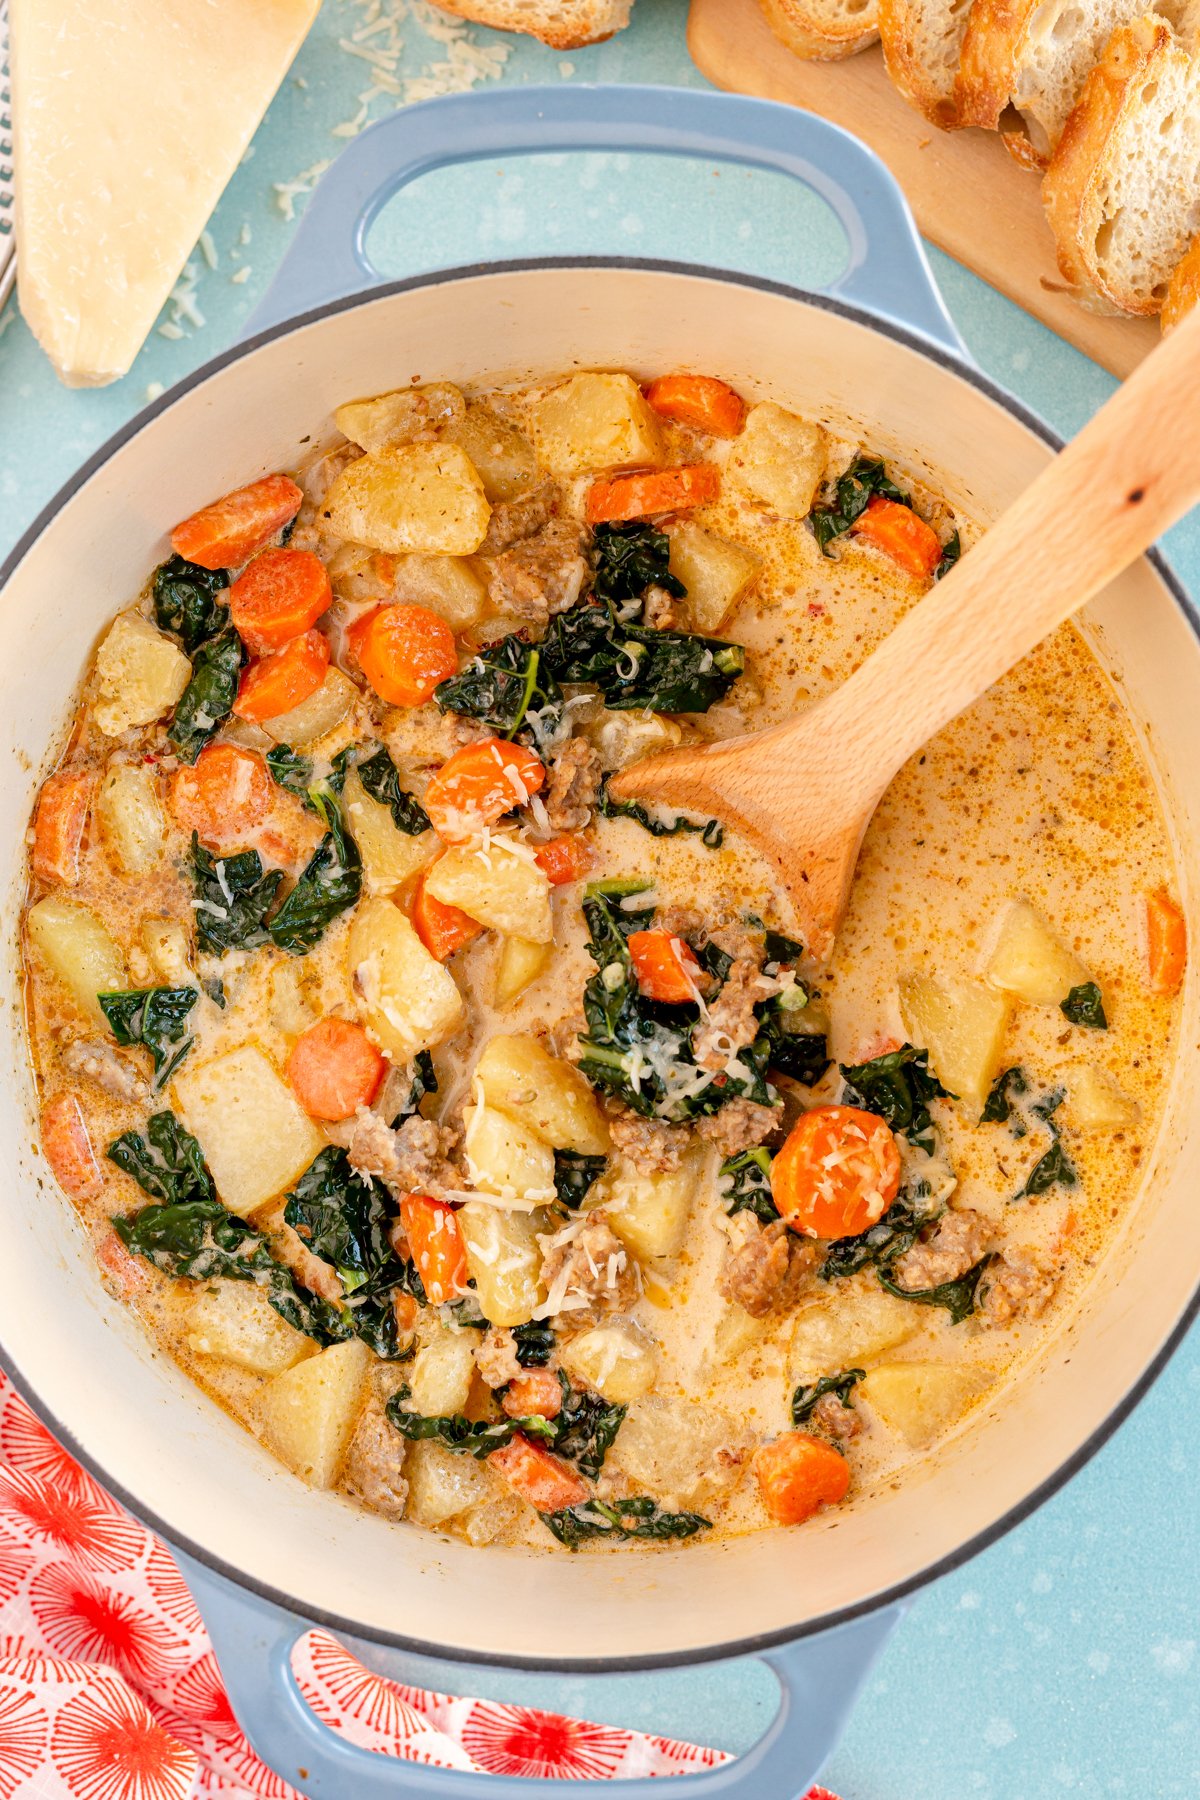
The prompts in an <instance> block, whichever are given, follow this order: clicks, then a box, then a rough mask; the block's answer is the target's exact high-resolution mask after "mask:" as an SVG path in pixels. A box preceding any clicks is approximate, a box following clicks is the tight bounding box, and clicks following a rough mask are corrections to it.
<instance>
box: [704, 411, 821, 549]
mask: <svg viewBox="0 0 1200 1800" xmlns="http://www.w3.org/2000/svg"><path fill="white" fill-rule="evenodd" d="M827 450H828V445H827V443H826V438H825V433H824V432H823V431H822V430H821V427H820V426H819V425H813V424H810V423H809V421H808V420H807V419H801V418H800V417H798V415H797V414H796V413H792V412H788V411H786V409H785V408H784V407H782V406H776V405H775V403H774V401H773V400H764V401H762V402H761V403H760V404H759V405H758V406H752V407H751V408H750V411H749V413H748V414H747V416H746V424H745V428H744V430H743V431H742V435H741V437H739V438H738V439H737V440H736V442H735V443H734V446H733V449H732V452H731V454H730V457H729V462H728V465H727V467H728V472H729V476H730V478H731V480H732V481H733V482H734V484H735V485H736V486H737V487H740V488H741V489H742V490H743V491H744V492H745V493H748V494H750V495H751V496H752V498H753V499H755V500H759V501H761V502H762V504H763V505H764V506H768V507H770V509H771V511H772V512H776V513H778V514H779V516H780V517H781V518H783V519H803V518H805V517H806V516H807V514H808V513H810V512H811V511H812V503H813V500H814V499H815V498H816V493H817V489H818V488H819V487H820V485H821V482H822V481H823V480H824V477H825V458H826V454H827Z"/></svg>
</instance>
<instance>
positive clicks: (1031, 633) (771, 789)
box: [610, 308, 1200, 956]
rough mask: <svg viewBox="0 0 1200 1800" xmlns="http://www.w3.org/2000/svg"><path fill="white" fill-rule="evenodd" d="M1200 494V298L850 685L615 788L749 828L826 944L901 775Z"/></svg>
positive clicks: (814, 942)
mask: <svg viewBox="0 0 1200 1800" xmlns="http://www.w3.org/2000/svg"><path fill="white" fill-rule="evenodd" d="M1198 498H1200V308H1198V309H1197V311H1196V312H1195V313H1193V314H1191V315H1190V316H1189V317H1188V318H1187V319H1185V320H1184V322H1183V323H1182V324H1181V325H1180V326H1179V327H1178V328H1177V329H1176V330H1175V331H1173V332H1172V333H1171V335H1170V336H1169V337H1167V338H1165V339H1164V340H1163V342H1162V343H1161V344H1159V345H1158V346H1157V347H1156V348H1155V349H1154V350H1153V351H1152V353H1151V354H1150V355H1149V356H1148V357H1147V358H1146V360H1145V362H1143V363H1142V364H1141V366H1140V367H1139V368H1138V369H1137V370H1136V371H1135V372H1134V374H1132V375H1131V376H1130V377H1129V379H1128V380H1127V381H1126V382H1125V384H1124V386H1123V387H1121V388H1119V389H1118V391H1117V392H1116V393H1115V394H1114V395H1113V396H1112V398H1111V399H1110V400H1109V401H1108V402H1107V403H1106V405H1104V406H1103V407H1102V408H1101V409H1100V411H1099V412H1098V413H1097V414H1096V415H1095V417H1094V418H1093V419H1092V420H1091V422H1090V423H1089V424H1087V425H1085V426H1084V428H1083V430H1082V431H1081V432H1080V433H1079V436H1078V437H1077V438H1075V439H1074V440H1073V441H1072V442H1071V443H1070V444H1068V445H1067V447H1066V449H1065V450H1063V451H1062V452H1061V453H1060V454H1059V455H1058V456H1057V457H1055V459H1054V461H1053V462H1052V463H1050V464H1049V465H1048V467H1047V468H1045V469H1044V470H1043V471H1042V473H1041V474H1040V475H1039V476H1038V478H1037V480H1036V481H1035V482H1034V483H1033V484H1032V486H1031V487H1029V488H1028V489H1027V490H1026V491H1025V493H1024V494H1022V495H1021V497H1020V499H1019V500H1017V501H1015V502H1014V503H1013V505H1012V506H1010V507H1009V509H1008V511H1007V512H1006V513H1004V514H1003V516H1002V517H1001V518H1000V519H999V520H998V521H997V522H996V524H995V525H993V526H992V528H991V530H990V531H989V532H988V533H987V535H986V536H985V537H983V538H981V539H980V540H979V541H978V543H976V544H973V545H972V546H971V549H970V551H969V552H968V553H967V554H966V555H964V556H963V558H962V560H961V561H960V562H959V563H957V564H956V565H955V567H954V568H953V569H951V570H950V571H949V573H948V574H947V575H946V576H945V577H944V578H943V579H942V580H941V581H940V582H939V583H938V584H937V586H936V587H934V588H933V589H932V590H931V592H930V593H929V594H927V595H926V597H925V598H924V599H923V600H922V601H921V602H920V603H919V604H918V605H917V606H914V607H913V609H912V611H911V612H909V613H908V614H906V616H905V617H904V618H903V619H902V620H901V622H900V624H899V625H898V626H897V627H896V629H895V631H893V632H892V634H891V636H890V637H889V638H887V639H886V641H885V642H884V643H882V644H881V645H880V646H879V648H878V650H876V651H875V653H874V655H872V656H869V657H868V658H867V660H866V661H865V662H864V663H863V664H861V666H860V667H859V668H858V669H856V670H855V672H854V674H853V675H851V676H850V679H849V680H848V681H846V682H843V684H842V686H841V687H839V688H837V689H835V690H834V692H833V693H831V694H829V695H827V696H826V697H825V698H824V699H822V700H818V701H816V702H815V703H814V704H813V705H812V706H810V707H808V708H807V710H806V711H804V712H803V713H801V714H799V715H798V716H797V717H796V718H794V719H788V720H787V721H785V722H784V723H783V724H781V725H774V726H772V727H770V729H768V730H766V731H757V732H751V733H747V734H745V735H743V736H741V737H734V738H726V739H724V740H722V741H719V742H717V743H713V744H706V745H688V746H685V747H683V748H681V749H678V750H670V751H667V752H665V753H663V754H662V755H659V756H651V757H648V758H647V759H646V760H645V761H644V762H639V763H635V764H633V765H632V766H631V767H629V768H627V769H623V770H621V772H620V773H619V774H617V775H614V776H613V777H612V780H611V782H610V788H611V791H612V793H613V794H614V796H615V797H616V798H618V799H621V800H630V799H634V798H637V799H642V800H650V801H652V802H657V803H660V804H662V805H664V806H671V807H678V808H680V809H682V810H684V811H687V812H698V813H714V814H716V815H717V817H719V818H721V819H724V820H726V821H727V822H728V823H729V824H730V825H733V826H735V827H736V828H737V829H738V830H740V831H742V832H744V833H745V834H746V836H747V837H749V838H750V840H751V841H752V842H753V843H754V844H756V845H757V846H758V848H759V849H760V850H761V851H763V852H764V854H765V855H766V856H767V857H768V859H769V860H770V861H771V862H772V863H773V864H774V866H775V867H776V869H777V870H778V872H779V874H780V876H781V878H782V880H783V883H784V886H785V887H786V889H787V891H788V893H789V894H790V896H791V898H792V900H793V901H794V903H795V906H796V911H797V914H798V922H799V925H800V929H801V934H802V935H803V937H804V941H805V943H806V944H807V946H808V948H809V949H810V950H811V951H812V952H813V954H814V955H817V956H824V955H826V954H827V953H828V951H829V949H830V946H831V945H832V943H833V939H834V936H835V934H836V932H837V928H838V926H839V924H840V923H841V920H842V917H843V915H844V913H845V910H846V905H847V901H848V899H849V894H850V883H851V881H852V879H853V876H854V866H855V863H856V861H857V859H858V852H859V846H860V845H861V843H862V840H863V834H864V832H865V831H866V829H867V826H868V824H869V823H870V821H871V815H872V814H873V813H874V811H875V808H876V806H877V805H878V804H879V801H880V798H881V797H882V795H883V792H884V789H885V788H886V787H887V785H888V783H889V782H890V781H891V779H892V777H893V776H894V775H895V774H896V772H897V771H898V770H899V769H900V768H901V767H902V765H903V764H904V763H905V762H907V761H908V758H909V757H910V756H912V755H913V754H914V753H915V752H916V751H917V750H919V749H920V748H921V746H922V745H923V744H925V743H927V742H928V741H929V739H930V738H931V737H933V736H934V735H935V734H936V733H937V732H939V731H940V730H941V729H942V727H943V726H944V725H946V724H948V723H949V721H950V720H951V719H953V718H954V717H955V716H956V715H957V714H958V713H960V712H962V711H963V710H964V708H966V707H968V706H970V705H971V703H972V702H973V701H974V700H977V699H978V698H979V696H980V695H981V694H983V693H985V692H986V690H987V689H988V688H989V687H990V686H991V685H992V683H993V682H995V681H997V680H998V679H999V678H1000V676H1001V675H1003V674H1004V673H1005V672H1006V671H1007V670H1008V669H1011V668H1012V667H1013V665H1014V663H1017V662H1019V661H1020V659H1021V657H1023V656H1025V655H1026V654H1027V653H1028V652H1029V651H1030V650H1032V649H1033V648H1034V646H1035V645H1036V644H1038V643H1040V641H1041V640H1042V638H1044V637H1045V636H1047V634H1048V633H1049V632H1051V631H1053V630H1054V628H1055V627H1056V626H1057V625H1060V624H1061V623H1062V621H1063V620H1064V619H1066V618H1069V617H1070V615H1071V614H1072V613H1073V612H1075V611H1076V610H1077V609H1078V608H1079V607H1081V606H1082V605H1083V604H1084V603H1085V601H1087V600H1090V599H1091V597H1092V596H1093V594H1096V593H1098V592H1099V590H1100V589H1101V588H1102V587H1103V586H1104V585H1105V583H1106V582H1108V581H1111V580H1112V579H1113V577H1114V576H1116V575H1118V574H1119V573H1120V572H1121V570H1122V569H1124V568H1126V567H1127V566H1128V565H1129V564H1130V563H1131V562H1133V560H1134V559H1135V558H1136V557H1137V556H1139V555H1140V554H1141V552H1142V551H1144V550H1145V549H1146V548H1147V547H1148V545H1150V544H1151V543H1152V542H1153V541H1154V539H1155V538H1157V537H1158V536H1159V535H1160V533H1161V532H1163V531H1164V530H1165V529H1166V528H1167V526H1169V525H1171V524H1173V523H1174V522H1175V520H1176V519H1178V518H1179V517H1180V515H1181V514H1182V513H1184V512H1185V511H1186V510H1187V508H1188V507H1189V506H1191V505H1192V504H1193V502H1195V501H1196V500H1197V499H1198Z"/></svg>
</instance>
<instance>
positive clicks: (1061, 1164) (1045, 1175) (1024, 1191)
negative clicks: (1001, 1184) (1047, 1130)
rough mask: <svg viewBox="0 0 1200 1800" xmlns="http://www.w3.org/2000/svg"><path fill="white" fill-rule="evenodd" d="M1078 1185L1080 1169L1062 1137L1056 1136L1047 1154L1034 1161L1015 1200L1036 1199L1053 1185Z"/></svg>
mask: <svg viewBox="0 0 1200 1800" xmlns="http://www.w3.org/2000/svg"><path fill="white" fill-rule="evenodd" d="M1078 1185H1079V1171H1078V1170H1077V1169H1076V1167H1075V1164H1074V1163H1073V1162H1072V1161H1071V1158H1070V1157H1069V1156H1068V1155H1067V1151H1066V1147H1065V1146H1064V1144H1063V1141H1062V1139H1061V1138H1060V1137H1056V1138H1055V1140H1054V1142H1053V1143H1052V1144H1051V1146H1050V1148H1049V1149H1048V1150H1047V1152H1046V1154H1045V1155H1044V1156H1042V1157H1039V1159H1038V1161H1037V1162H1035V1163H1034V1165H1033V1167H1032V1169H1030V1171H1029V1174H1028V1175H1027V1176H1026V1177H1025V1185H1024V1186H1023V1187H1022V1188H1021V1189H1020V1190H1019V1191H1018V1192H1017V1193H1015V1194H1014V1195H1013V1200H1014V1201H1016V1200H1035V1199H1036V1198H1037V1196H1038V1195H1039V1194H1045V1193H1048V1192H1049V1190H1050V1189H1051V1188H1052V1187H1078Z"/></svg>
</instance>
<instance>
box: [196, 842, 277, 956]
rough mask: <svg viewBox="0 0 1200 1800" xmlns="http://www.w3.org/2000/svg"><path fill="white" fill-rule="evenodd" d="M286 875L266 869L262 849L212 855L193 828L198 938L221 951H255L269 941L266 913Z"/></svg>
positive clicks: (216, 952)
mask: <svg viewBox="0 0 1200 1800" xmlns="http://www.w3.org/2000/svg"><path fill="white" fill-rule="evenodd" d="M282 880H283V870H282V869H272V870H271V872H270V874H268V875H264V874H263V866H262V859H261V858H260V856H259V854H258V851H257V850H239V851H238V854H237V855H236V856H224V857H213V856H210V854H209V852H208V851H207V850H205V849H204V847H203V845H202V844H201V842H200V839H199V837H198V836H197V834H196V833H195V832H193V833H192V884H193V886H194V888H195V891H196V899H195V908H194V910H195V914H196V941H197V943H198V944H199V946H200V948H201V950H208V951H210V952H211V953H212V954H213V955H214V956H221V955H223V954H224V953H225V951H226V950H255V949H257V948H258V946H259V945H260V944H265V943H266V942H267V941H268V939H269V937H270V933H269V932H268V930H267V922H266V921H267V914H268V913H269V912H270V910H271V908H272V906H273V905H274V903H275V895H276V893H277V891H278V888H279V884H280V882H281V881H282Z"/></svg>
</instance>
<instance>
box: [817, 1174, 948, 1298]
mask: <svg viewBox="0 0 1200 1800" xmlns="http://www.w3.org/2000/svg"><path fill="white" fill-rule="evenodd" d="M934 1216H935V1215H934V1214H933V1213H921V1212H918V1211H917V1209H916V1207H915V1206H914V1204H913V1197H912V1196H910V1195H907V1194H900V1195H899V1196H898V1197H897V1198H896V1199H895V1200H893V1201H892V1204H891V1205H890V1206H889V1207H888V1209H887V1211H886V1212H885V1213H884V1215H883V1217H882V1218H881V1219H879V1220H877V1221H876V1223H875V1224H874V1225H871V1226H868V1228H867V1230H866V1231H860V1232H859V1234H858V1236H857V1237H847V1238H838V1239H837V1241H836V1242H835V1243H832V1244H830V1246H829V1248H828V1250H827V1251H826V1252H825V1261H824V1262H823V1263H822V1264H821V1267H820V1269H819V1270H818V1274H819V1275H820V1277H821V1279H822V1281H834V1280H839V1279H841V1278H842V1277H843V1276H847V1275H857V1274H858V1272H859V1270H860V1269H867V1268H875V1269H890V1268H891V1266H892V1264H893V1263H894V1262H896V1261H898V1260H899V1258H900V1257H902V1256H903V1255H904V1253H905V1251H906V1250H911V1249H912V1247H913V1245H914V1244H915V1243H916V1241H917V1239H918V1237H919V1236H920V1235H921V1231H922V1230H923V1228H924V1227H925V1226H926V1225H928V1223H929V1222H930V1220H931V1219H932V1218H933V1217H934Z"/></svg>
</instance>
